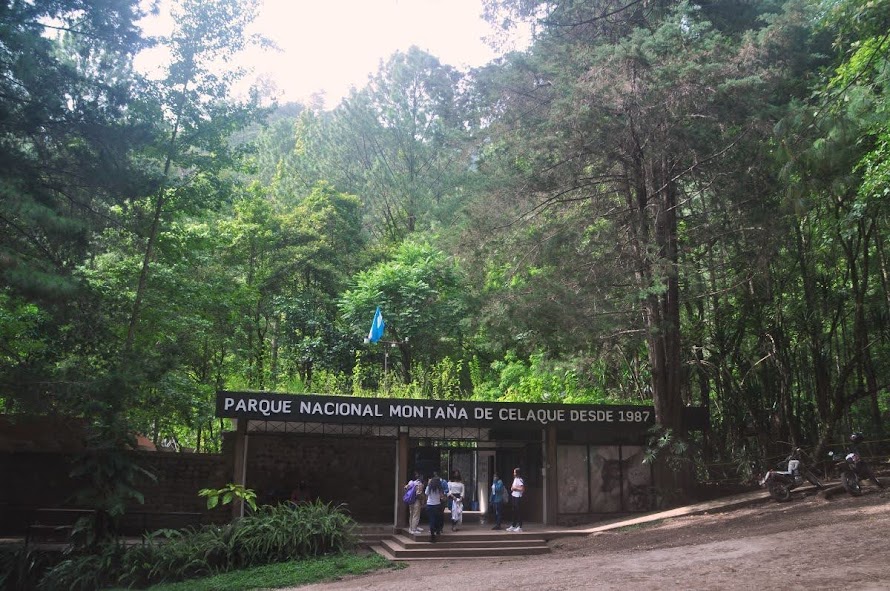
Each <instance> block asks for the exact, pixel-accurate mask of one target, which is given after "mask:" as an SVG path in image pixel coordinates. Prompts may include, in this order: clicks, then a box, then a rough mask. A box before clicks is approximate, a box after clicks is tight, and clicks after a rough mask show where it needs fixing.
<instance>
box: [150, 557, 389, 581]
mask: <svg viewBox="0 0 890 591" xmlns="http://www.w3.org/2000/svg"><path fill="white" fill-rule="evenodd" d="M387 568H388V569H400V568H405V563H403V562H390V561H388V560H386V559H385V558H383V557H382V556H380V555H379V554H376V553H373V552H372V553H370V554H349V553H343V554H334V555H331V556H322V557H319V558H309V559H304V560H299V561H293V562H280V563H278V564H269V565H266V566H257V567H253V568H245V569H241V570H236V571H231V572H227V573H220V574H218V575H213V576H210V577H205V578H198V579H192V580H189V581H183V582H181V583H161V584H157V585H152V586H151V587H148V590H149V591H249V590H251V589H260V588H262V589H277V588H279V587H294V586H300V585H310V584H312V583H320V582H324V581H336V580H339V579H340V578H342V577H344V576H347V575H363V574H366V573H369V572H373V571H376V570H380V569H387Z"/></svg>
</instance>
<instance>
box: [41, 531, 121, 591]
mask: <svg viewBox="0 0 890 591" xmlns="http://www.w3.org/2000/svg"><path fill="white" fill-rule="evenodd" d="M124 552H125V550H124V547H123V546H122V545H119V544H117V543H108V544H105V545H103V546H100V547H98V548H97V549H96V551H94V552H91V553H89V554H78V555H73V556H71V557H69V558H66V559H65V560H63V561H61V562H60V563H58V564H57V565H55V566H54V567H53V568H51V569H50V570H49V571H47V573H46V575H44V576H43V577H42V578H41V580H40V584H39V585H38V587H37V588H38V589H39V591H91V590H95V589H103V588H105V587H110V586H111V585H113V584H114V583H115V582H116V581H117V579H118V576H119V573H120V568H121V562H122V558H123V556H124Z"/></svg>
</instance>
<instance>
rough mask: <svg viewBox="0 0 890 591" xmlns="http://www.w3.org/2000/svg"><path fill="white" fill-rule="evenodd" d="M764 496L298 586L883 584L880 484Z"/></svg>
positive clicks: (883, 493) (887, 565) (886, 560)
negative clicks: (490, 552)
mask: <svg viewBox="0 0 890 591" xmlns="http://www.w3.org/2000/svg"><path fill="white" fill-rule="evenodd" d="M864 493H865V494H863V496H861V497H858V498H854V497H851V496H849V495H847V494H845V493H843V494H834V495H832V496H831V497H830V498H826V497H825V496H824V495H813V494H811V495H808V496H803V495H801V494H800V493H798V494H795V495H794V496H792V499H791V501H789V502H787V503H775V502H773V501H771V500H764V502H763V503H759V504H757V505H754V506H750V507H747V508H744V509H737V510H735V511H731V512H728V513H717V514H710V515H698V516H690V517H679V518H674V519H670V520H666V521H663V522H660V523H656V524H651V525H646V526H637V527H634V528H629V529H625V530H618V531H613V532H608V533H600V534H595V535H592V536H588V537H584V538H564V539H559V540H555V541H553V542H552V544H551V545H552V548H553V553H552V554H551V555H549V556H543V557H530V558H510V559H500V560H490V559H479V560H461V561H458V562H447V561H418V562H412V563H410V565H409V566H408V568H406V569H403V570H398V571H387V572H380V573H375V574H372V575H368V576H363V577H355V578H350V579H344V580H342V581H338V582H335V583H328V584H323V585H312V586H306V587H300V588H299V589H300V590H301V591H307V590H310V589H311V590H324V591H332V590H346V589H355V590H358V589H362V590H369V589H370V590H387V591H389V590H401V589H404V590H412V591H416V590H418V589H446V588H447V589H454V590H461V591H475V590H477V589H492V590H495V589H497V590H500V589H509V590H510V591H516V590H521V589H534V590H535V591H550V590H562V589H604V590H608V589H616V590H618V589H620V590H622V591H628V590H636V589H644V590H653V591H663V590H667V589H715V590H717V589H720V590H724V591H725V590H741V589H807V590H812V589H826V590H827V589H842V588H847V589H858V590H870V591H871V590H874V591H876V590H879V589H880V590H887V589H890V490H886V489H885V490H879V489H876V488H874V487H871V486H866V487H864Z"/></svg>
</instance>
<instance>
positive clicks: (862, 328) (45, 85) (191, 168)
mask: <svg viewBox="0 0 890 591" xmlns="http://www.w3.org/2000/svg"><path fill="white" fill-rule="evenodd" d="M156 4H157V3H155V5H156ZM484 5H485V14H486V17H487V18H488V19H489V20H490V21H491V22H492V23H495V24H497V25H498V26H499V27H501V29H502V30H503V31H504V32H505V34H506V33H507V32H509V30H510V29H511V27H514V26H516V25H517V24H518V23H531V26H532V30H533V31H534V35H533V39H532V42H531V44H530V45H529V46H528V47H527V48H525V49H524V50H522V51H512V52H509V53H506V54H504V55H503V56H502V57H500V58H498V59H497V60H495V61H493V62H491V63H489V64H487V65H485V66H484V67H480V68H477V69H471V70H468V71H464V70H461V69H458V68H456V67H453V66H450V65H448V64H445V63H442V62H441V61H440V60H439V59H438V58H437V57H436V56H434V55H430V54H429V53H426V52H424V51H422V50H420V49H417V48H411V49H409V50H406V51H404V52H398V53H396V54H394V55H392V56H390V57H389V58H388V59H387V60H386V61H385V62H383V63H381V65H380V68H379V70H378V71H377V72H376V73H374V74H373V75H372V76H370V77H369V79H368V81H367V84H366V85H365V86H363V87H361V88H355V89H353V90H352V91H351V92H350V94H349V95H348V96H347V97H346V98H345V99H344V100H343V101H342V102H341V103H340V104H338V105H337V106H335V107H333V108H330V109H324V108H322V106H321V105H320V104H295V103H288V104H277V103H275V102H274V101H272V100H270V97H269V95H268V93H266V92H264V89H262V88H256V89H253V90H252V91H251V92H250V93H236V92H235V91H234V89H235V88H236V87H237V85H238V84H239V82H240V81H241V80H242V79H243V78H244V76H245V74H246V73H245V72H243V71H240V70H238V69H237V68H234V67H230V65H231V64H233V63H235V60H234V57H235V56H237V54H238V53H239V52H240V51H242V50H243V49H244V48H245V47H247V46H249V45H251V44H256V43H262V42H263V40H262V39H258V38H254V37H253V36H251V35H249V34H247V33H246V32H245V31H246V29H247V26H248V25H249V23H250V22H251V21H252V19H253V18H254V16H255V14H256V11H257V7H258V0H179V1H178V2H177V3H176V6H175V9H174V10H175V11H176V12H175V17H176V18H175V22H176V30H175V31H174V33H173V34H172V35H170V36H166V37H161V38H153V37H150V36H147V35H146V34H145V33H144V32H143V31H142V29H141V28H140V26H139V24H138V23H139V22H140V19H141V18H142V17H143V16H144V11H145V10H150V9H151V8H152V5H151V3H149V4H148V5H146V3H143V2H140V1H137V0H103V1H102V2H99V1H96V0H39V1H27V2H26V1H21V0H8V1H6V2H3V3H2V4H0V61H2V65H0V68H2V71H3V76H2V78H0V136H2V140H0V413H2V414H5V415H8V416H16V415H27V414H50V415H62V416H67V417H77V418H81V419H84V420H86V421H88V422H89V423H90V424H91V425H92V426H93V427H94V439H93V441H94V444H95V445H112V446H119V447H126V446H127V445H128V444H129V442H131V441H132V437H133V435H134V434H142V435H145V436H147V437H149V438H150V439H152V440H153V441H155V442H161V441H167V442H171V441H173V442H176V445H178V446H181V447H182V448H190V449H193V450H195V451H197V452H212V451H218V450H219V448H220V442H221V432H222V430H224V429H226V428H227V425H226V423H225V421H222V420H220V419H217V418H215V417H214V401H215V393H216V392H217V391H218V390H220V389H228V390H265V391H273V392H289V393H308V392H311V393H319V394H342V395H351V396H366V397H368V396H370V397H374V396H381V397H384V396H385V397H409V398H433V399H455V400H456V399H474V400H486V401H512V402H535V403H541V402H544V403H546V402H553V403H591V404H608V403H620V404H643V405H652V406H654V408H655V413H656V419H657V429H658V431H657V432H656V433H655V436H656V437H657V438H658V441H660V442H661V444H662V445H668V446H670V445H673V444H682V445H683V447H682V448H681V449H692V448H693V447H694V449H696V450H698V452H697V453H700V454H701V457H702V458H705V459H706V460H707V461H710V462H726V463H728V464H730V465H734V466H738V467H739V469H740V470H741V469H743V468H744V467H745V466H747V465H749V463H750V461H751V460H752V459H754V458H758V457H762V455H763V453H764V449H765V447H766V446H767V445H768V443H769V442H775V441H787V442H792V443H794V444H798V445H808V446H824V445H827V444H829V443H830V442H833V441H838V440H839V439H840V438H842V437H844V436H845V434H847V433H849V432H850V430H854V429H855V430H860V431H863V432H865V433H866V434H867V436H868V437H869V438H870V439H872V440H879V439H884V438H885V437H886V436H887V434H888V433H890V429H888V426H887V422H888V420H890V416H888V406H890V363H888V358H890V317H888V313H890V253H887V252H886V249H887V245H886V239H887V237H886V235H885V232H886V231H888V228H887V222H888V220H890V216H888V208H890V197H888V196H890V159H888V156H890V94H888V91H890V55H888V49H890V0H867V1H866V0H715V1H711V0H705V1H703V2H691V1H659V2H649V1H641V0H551V1H539V0H485V3H484ZM333 41H334V42H335V43H338V44H345V45H348V43H349V40H348V39H340V40H333ZM492 42H493V43H496V42H497V39H493V40H492ZM149 47H162V48H163V49H164V50H165V51H166V52H167V54H168V55H169V63H167V65H166V68H165V72H164V75H163V76H157V77H149V76H147V75H145V74H143V73H141V72H140V71H139V70H138V69H137V68H135V67H134V60H135V58H136V56H137V55H139V54H140V52H142V51H143V50H145V49H146V48H149ZM320 51H323V49H320ZM378 307H379V308H380V310H381V313H382V315H383V318H384V320H385V323H386V330H385V334H384V337H383V339H382V340H381V341H379V342H376V343H366V342H364V339H365V337H366V336H367V335H368V329H369V328H370V325H371V320H372V318H373V316H374V312H375V309H377V308H378ZM686 406H703V407H706V408H707V410H708V413H709V416H710V429H709V430H708V431H707V432H706V433H704V434H699V433H696V434H691V433H687V431H686V429H685V427H684V425H683V420H682V417H683V412H682V411H683V408H684V407H686ZM687 444H688V445H689V446H691V447H687Z"/></svg>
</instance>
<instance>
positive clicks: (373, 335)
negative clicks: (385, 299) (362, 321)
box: [368, 306, 386, 343]
mask: <svg viewBox="0 0 890 591" xmlns="http://www.w3.org/2000/svg"><path fill="white" fill-rule="evenodd" d="M385 328H386V323H385V322H384V321H383V314H381V312H380V306H377V311H376V312H374V320H372V321H371V332H369V333H368V342H370V343H376V342H377V341H379V340H380V339H382V338H383V329H385Z"/></svg>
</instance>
